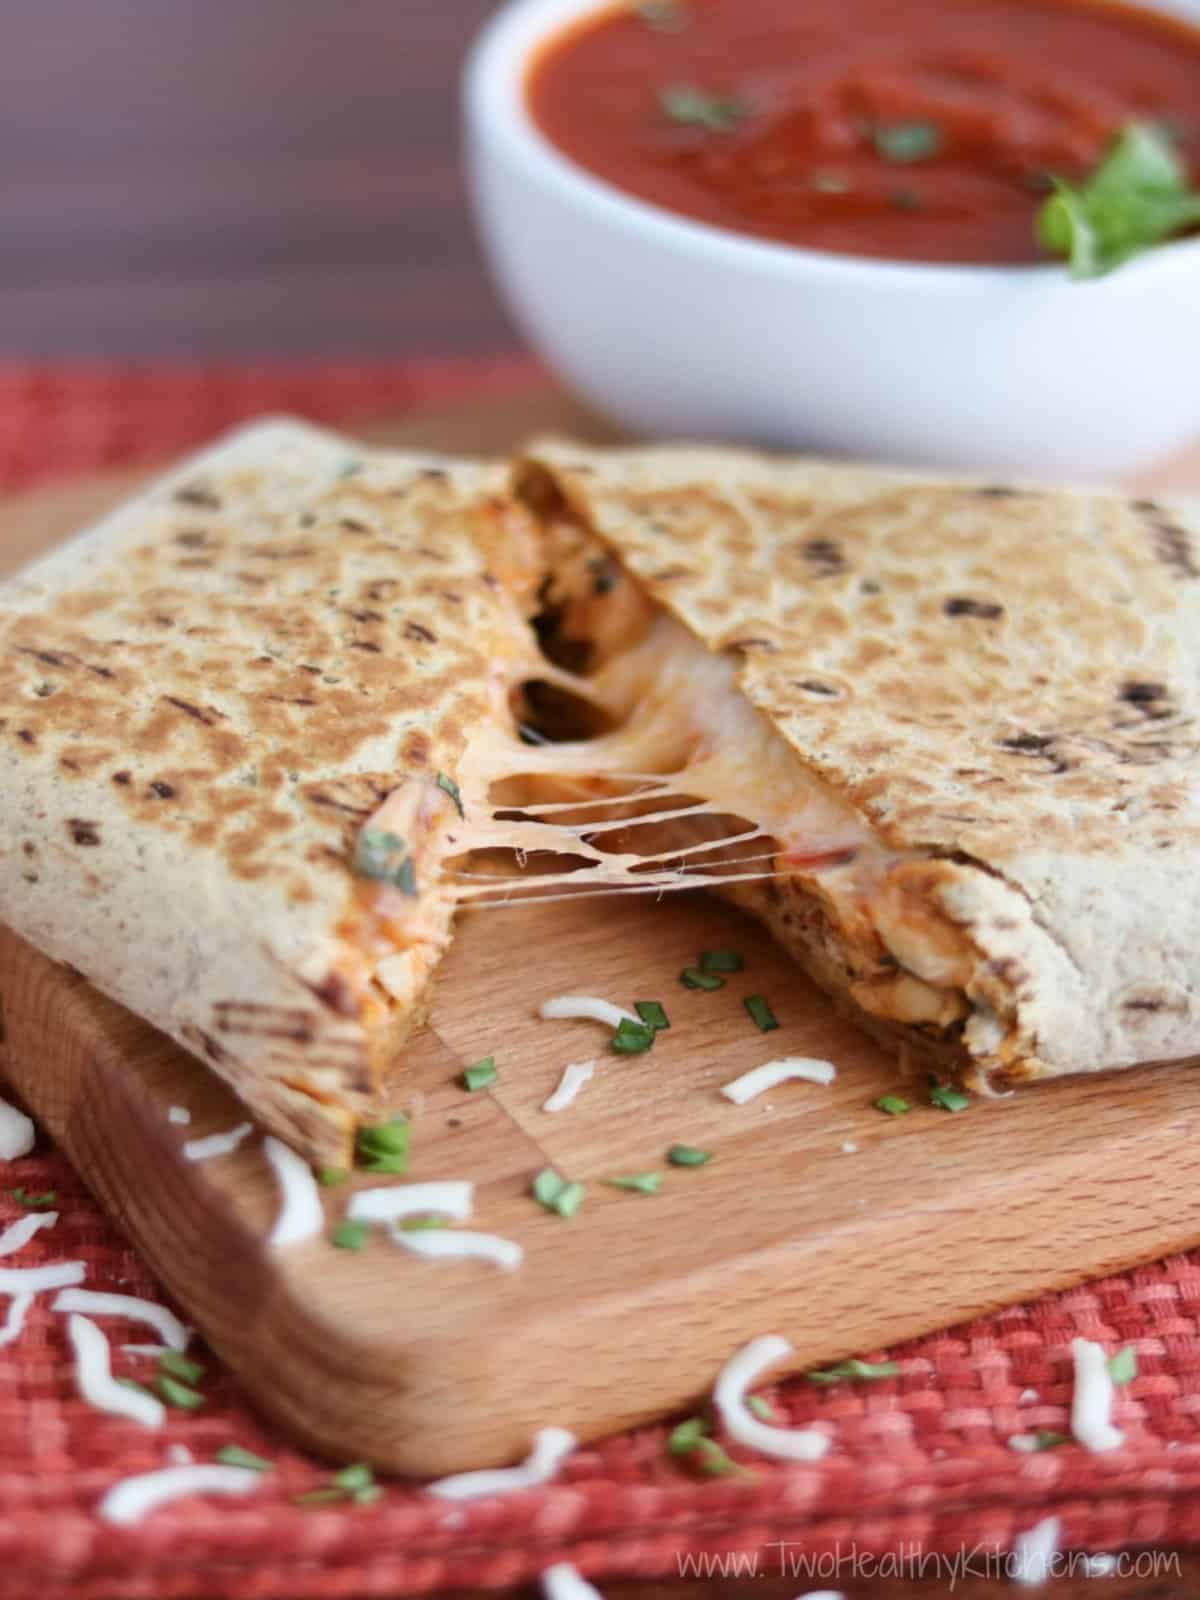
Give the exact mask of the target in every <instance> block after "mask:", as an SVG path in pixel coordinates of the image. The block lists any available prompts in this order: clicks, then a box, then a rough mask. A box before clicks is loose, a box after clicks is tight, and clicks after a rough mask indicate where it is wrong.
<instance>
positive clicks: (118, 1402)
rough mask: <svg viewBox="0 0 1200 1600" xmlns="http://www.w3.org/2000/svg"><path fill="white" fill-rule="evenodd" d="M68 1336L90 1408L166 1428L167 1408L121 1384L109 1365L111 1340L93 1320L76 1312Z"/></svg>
mask: <svg viewBox="0 0 1200 1600" xmlns="http://www.w3.org/2000/svg"><path fill="white" fill-rule="evenodd" d="M67 1336H68V1338H69V1339H70V1341H71V1348H72V1350H74V1352H75V1387H76V1388H77V1389H78V1390H79V1394H80V1397H81V1398H82V1399H84V1400H86V1401H87V1403H88V1405H90V1406H95V1407H96V1409H97V1411H109V1412H111V1413H112V1414H113V1416H116V1417H128V1418H129V1420H130V1421H131V1422H140V1423H141V1424H142V1426H143V1427H146V1428H161V1427H162V1424H163V1421H164V1419H165V1417H166V1414H167V1409H166V1407H165V1406H164V1405H163V1403H162V1401H161V1400H159V1399H157V1398H156V1397H155V1396H154V1395H152V1394H147V1393H145V1392H144V1391H143V1390H141V1389H131V1388H129V1387H127V1386H126V1385H125V1384H123V1383H118V1382H117V1380H116V1379H115V1378H114V1377H113V1375H112V1368H111V1367H110V1365H109V1353H108V1340H107V1339H106V1338H105V1337H104V1335H103V1333H102V1332H101V1331H100V1329H99V1328H98V1327H97V1326H96V1324H95V1323H94V1322H93V1321H92V1320H91V1318H90V1317H85V1316H83V1315H81V1314H80V1313H79V1312H78V1311H75V1312H72V1313H71V1316H70V1319H69V1320H68V1322H67Z"/></svg>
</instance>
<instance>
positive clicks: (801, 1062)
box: [721, 1056, 837, 1106]
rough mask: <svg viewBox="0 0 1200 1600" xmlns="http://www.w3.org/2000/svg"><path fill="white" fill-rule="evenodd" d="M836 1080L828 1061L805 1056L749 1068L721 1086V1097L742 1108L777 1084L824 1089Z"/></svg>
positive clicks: (835, 1073) (775, 1087)
mask: <svg viewBox="0 0 1200 1600" xmlns="http://www.w3.org/2000/svg"><path fill="white" fill-rule="evenodd" d="M836 1077H837V1068H836V1067H835V1066H834V1064H833V1062H832V1061H814V1060H812V1059H811V1058H810V1057H808V1056H785V1057H783V1059H782V1060H779V1061H764V1062H763V1064H762V1066H761V1067H752V1068H751V1070H750V1071H749V1072H743V1073H742V1075H741V1077H740V1078H734V1079H733V1081H732V1082H731V1083H725V1084H722V1085H721V1093H722V1094H723V1095H724V1096H725V1098H726V1100H732V1101H733V1103H734V1105H735V1106H744V1105H745V1104H746V1102H747V1100H753V1099H754V1098H755V1096H756V1095H760V1094H765V1093H766V1092H767V1090H768V1089H777V1088H778V1087H779V1085H780V1084H781V1083H789V1082H790V1081H791V1080H792V1079H793V1078H803V1079H804V1080H805V1081H806V1082H808V1083H819V1084H823V1085H826V1086H828V1085H829V1084H831V1083H832V1082H833V1080H834V1079H835V1078H836Z"/></svg>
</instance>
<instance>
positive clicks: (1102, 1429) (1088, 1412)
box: [1071, 1339, 1125, 1454]
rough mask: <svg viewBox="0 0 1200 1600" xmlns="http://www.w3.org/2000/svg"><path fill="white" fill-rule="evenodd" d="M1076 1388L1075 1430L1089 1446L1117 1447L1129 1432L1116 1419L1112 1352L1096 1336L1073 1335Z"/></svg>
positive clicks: (1097, 1448) (1073, 1402)
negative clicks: (1115, 1425)
mask: <svg viewBox="0 0 1200 1600" xmlns="http://www.w3.org/2000/svg"><path fill="white" fill-rule="evenodd" d="M1071 1355H1072V1356H1073V1357H1074V1360H1075V1392H1074V1394H1073V1395H1072V1397H1071V1433H1072V1435H1073V1436H1074V1438H1075V1439H1076V1440H1078V1442H1079V1443H1080V1444H1081V1445H1082V1446H1083V1447H1084V1449H1085V1450H1091V1451H1093V1452H1094V1453H1096V1454H1100V1453H1102V1452H1104V1451H1106V1450H1116V1449H1118V1448H1119V1446H1120V1445H1122V1444H1124V1442H1125V1435H1124V1434H1123V1433H1122V1432H1121V1430H1120V1429H1119V1428H1115V1427H1114V1426H1113V1422H1112V1403H1113V1393H1114V1389H1113V1381H1112V1375H1111V1374H1110V1372H1109V1370H1108V1356H1107V1355H1106V1354H1105V1353H1104V1348H1103V1346H1102V1345H1098V1344H1096V1343H1095V1341H1094V1340H1092V1339H1072V1340H1071Z"/></svg>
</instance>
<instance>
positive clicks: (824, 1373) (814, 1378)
mask: <svg viewBox="0 0 1200 1600" xmlns="http://www.w3.org/2000/svg"><path fill="white" fill-rule="evenodd" d="M899 1372H900V1366H899V1363H898V1362H895V1361H839V1362H838V1364H837V1366H836V1367H824V1368H822V1369H820V1370H818V1371H816V1372H806V1373H805V1377H806V1378H807V1379H808V1381H809V1383H822V1384H829V1383H841V1382H843V1381H844V1380H845V1379H848V1378H849V1379H856V1380H857V1381H859V1382H860V1383H875V1382H877V1381H878V1380H879V1379H880V1378H895V1377H897V1376H898V1375H899Z"/></svg>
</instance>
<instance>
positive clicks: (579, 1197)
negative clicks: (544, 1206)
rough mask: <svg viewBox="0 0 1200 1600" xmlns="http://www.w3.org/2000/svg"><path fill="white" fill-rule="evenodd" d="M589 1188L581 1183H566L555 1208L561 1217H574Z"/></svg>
mask: <svg viewBox="0 0 1200 1600" xmlns="http://www.w3.org/2000/svg"><path fill="white" fill-rule="evenodd" d="M586 1194H587V1190H586V1189H585V1188H584V1186H583V1184H581V1183H565V1184H564V1185H563V1186H562V1188H561V1189H560V1190H559V1192H558V1198H557V1199H556V1200H555V1202H554V1209H555V1211H557V1212H558V1214H559V1216H560V1217H573V1216H574V1215H575V1213H576V1212H577V1211H578V1210H579V1208H580V1206H581V1205H582V1204H583V1198H584V1195H586Z"/></svg>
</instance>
